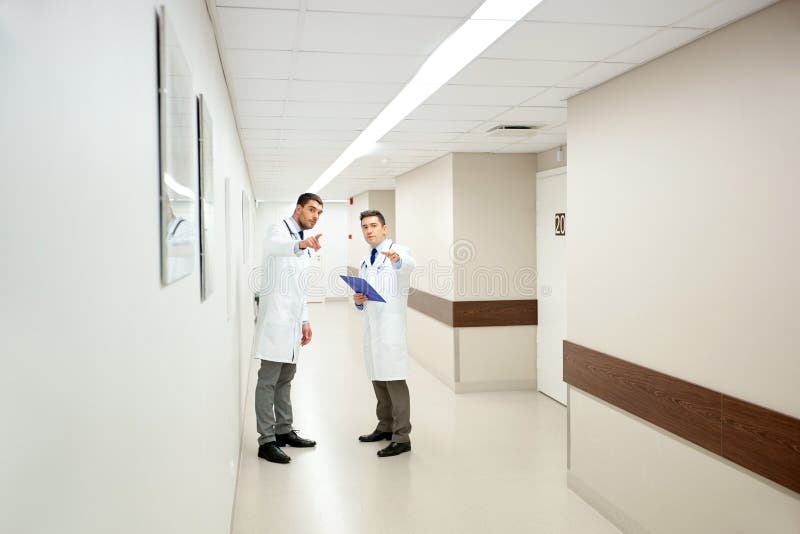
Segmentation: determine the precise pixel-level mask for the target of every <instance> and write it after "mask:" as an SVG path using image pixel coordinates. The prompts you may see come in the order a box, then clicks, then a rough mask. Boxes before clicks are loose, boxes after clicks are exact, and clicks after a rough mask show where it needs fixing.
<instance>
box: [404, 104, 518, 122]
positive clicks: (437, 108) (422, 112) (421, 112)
mask: <svg viewBox="0 0 800 534" xmlns="http://www.w3.org/2000/svg"><path fill="white" fill-rule="evenodd" d="M507 109H508V107H507V106H442V105H439V104H423V105H422V106H419V107H418V108H417V109H415V110H414V111H413V112H411V114H410V115H409V116H408V118H409V119H430V120H444V121H447V120H451V121H452V120H478V121H485V120H489V119H491V118H492V117H494V116H495V115H498V114H500V113H502V112H504V111H506V110H507Z"/></svg>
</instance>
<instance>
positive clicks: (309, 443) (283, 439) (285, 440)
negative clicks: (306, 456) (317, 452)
mask: <svg viewBox="0 0 800 534" xmlns="http://www.w3.org/2000/svg"><path fill="white" fill-rule="evenodd" d="M275 442H276V443H277V444H278V447H285V446H286V445H289V446H290V447H313V446H315V445H316V444H317V442H316V441H313V440H310V439H305V438H301V437H300V436H298V435H297V432H295V431H294V430H292V431H291V432H289V433H288V434H275Z"/></svg>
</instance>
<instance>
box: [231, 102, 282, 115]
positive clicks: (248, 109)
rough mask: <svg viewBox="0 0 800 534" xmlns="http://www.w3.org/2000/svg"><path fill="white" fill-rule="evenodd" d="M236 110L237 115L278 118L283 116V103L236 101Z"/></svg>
mask: <svg viewBox="0 0 800 534" xmlns="http://www.w3.org/2000/svg"><path fill="white" fill-rule="evenodd" d="M236 109H237V110H238V112H239V115H251V116H254V117H280V116H281V115H283V101H280V100H278V101H267V100H237V101H236Z"/></svg>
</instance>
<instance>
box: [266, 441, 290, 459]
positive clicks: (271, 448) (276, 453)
mask: <svg viewBox="0 0 800 534" xmlns="http://www.w3.org/2000/svg"><path fill="white" fill-rule="evenodd" d="M258 457H259V458H263V459H265V460H266V461H268V462H274V463H276V464H288V463H289V462H291V461H292V459H291V458H289V457H288V456H287V455H286V453H284V452H283V451H282V450H280V449H279V448H278V445H276V444H275V442H274V441H270V442H269V443H265V444H263V445H261V446H260V447H259V448H258Z"/></svg>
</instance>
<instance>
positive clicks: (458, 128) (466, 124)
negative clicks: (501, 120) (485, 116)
mask: <svg viewBox="0 0 800 534" xmlns="http://www.w3.org/2000/svg"><path fill="white" fill-rule="evenodd" d="M480 123H481V121H428V120H411V119H406V120H404V121H401V122H400V124H398V125H397V126H395V127H394V130H393V131H397V132H456V133H460V132H466V131H469V130H471V129H472V128H474V127H476V126H478V125H479V124H480Z"/></svg>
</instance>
